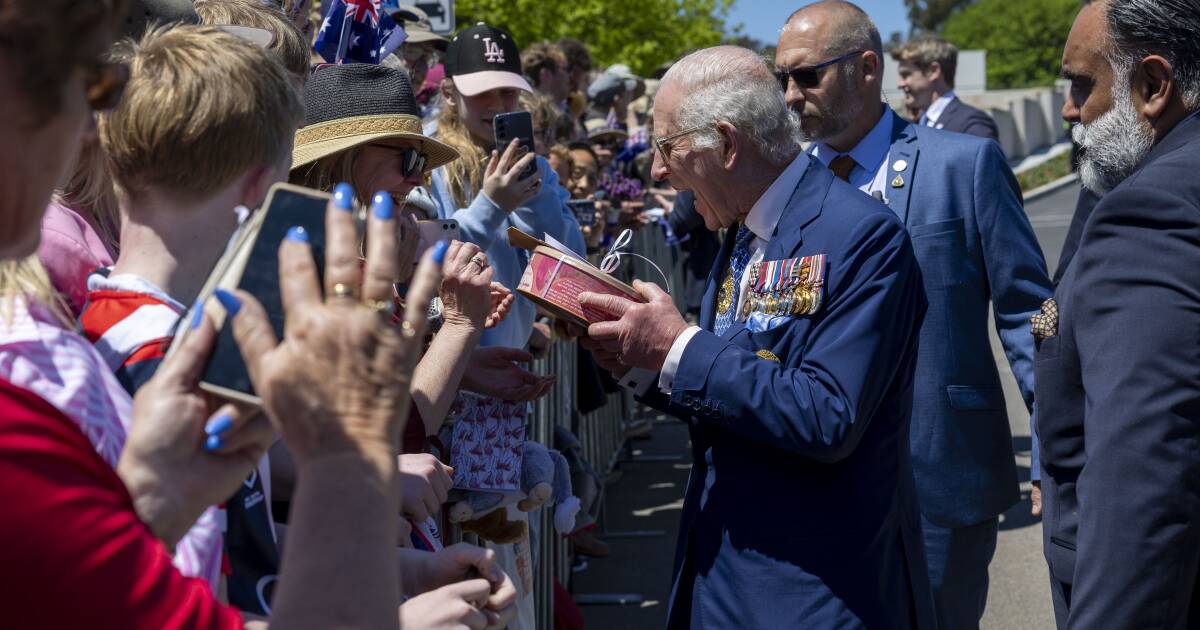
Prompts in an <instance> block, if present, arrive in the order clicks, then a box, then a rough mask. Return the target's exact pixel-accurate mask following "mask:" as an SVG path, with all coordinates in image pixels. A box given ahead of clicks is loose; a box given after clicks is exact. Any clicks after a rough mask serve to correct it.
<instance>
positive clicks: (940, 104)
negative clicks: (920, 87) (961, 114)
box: [922, 90, 958, 129]
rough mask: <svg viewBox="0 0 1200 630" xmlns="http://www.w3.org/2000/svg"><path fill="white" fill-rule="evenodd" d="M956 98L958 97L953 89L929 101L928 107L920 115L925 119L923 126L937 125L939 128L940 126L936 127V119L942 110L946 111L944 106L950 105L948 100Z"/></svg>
mask: <svg viewBox="0 0 1200 630" xmlns="http://www.w3.org/2000/svg"><path fill="white" fill-rule="evenodd" d="M956 98H958V96H957V95H955V94H954V90H950V91H949V92H946V93H945V94H943V95H941V96H939V97H938V99H937V100H936V101H934V102H932V103H930V104H929V109H928V110H926V111H925V113H924V114H923V115H922V119H923V120H924V121H925V126H926V127H937V128H938V129H941V127H938V119H939V118H941V117H942V112H944V111H946V108H947V107H948V106H949V105H950V102H951V101H953V100H954V99H956Z"/></svg>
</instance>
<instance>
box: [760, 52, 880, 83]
mask: <svg viewBox="0 0 1200 630" xmlns="http://www.w3.org/2000/svg"><path fill="white" fill-rule="evenodd" d="M864 52H866V51H864V50H856V51H854V52H852V53H847V54H845V55H842V56H841V57H837V58H836V59H830V60H829V61H822V62H821V63H819V64H817V65H815V66H808V67H807V68H792V69H791V70H776V71H775V78H776V79H777V80H778V81H779V87H781V88H783V91H784V92H786V91H787V88H788V78H789V77H791V79H792V81H793V82H794V83H795V84H796V87H798V88H800V89H802V90H807V89H811V88H815V87H817V85H819V84H820V83H821V75H823V74H824V70H825V68H828V67H829V66H833V65H837V64H839V63H841V62H843V61H845V60H847V59H852V58H854V57H857V56H859V55H861V54H863V53H864Z"/></svg>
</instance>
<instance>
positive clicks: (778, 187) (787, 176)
mask: <svg viewBox="0 0 1200 630" xmlns="http://www.w3.org/2000/svg"><path fill="white" fill-rule="evenodd" d="M808 163H809V160H808V156H807V155H805V154H804V152H803V151H801V152H800V154H799V155H797V156H796V159H794V160H792V163H791V164H789V165H788V166H787V168H785V169H783V172H782V173H780V174H779V177H776V178H775V181H774V182H771V185H770V186H769V187H767V190H766V192H764V193H763V194H762V196H760V197H759V198H758V201H755V202H754V206H753V207H751V208H750V213H749V214H747V215H746V227H748V228H750V231H751V232H754V235H755V236H757V237H758V238H761V239H763V240H764V241H767V240H770V239H771V235H773V234H774V233H775V226H776V225H777V224H778V223H779V217H780V216H782V215H783V210H784V208H786V207H787V204H788V201H790V200H791V198H792V193H793V192H794V191H795V190H796V186H797V185H798V184H799V183H800V178H801V177H802V176H803V175H804V171H805V170H806V169H807V168H808Z"/></svg>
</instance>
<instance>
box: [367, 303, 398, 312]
mask: <svg viewBox="0 0 1200 630" xmlns="http://www.w3.org/2000/svg"><path fill="white" fill-rule="evenodd" d="M363 305H364V306H366V307H367V308H368V309H370V310H371V312H372V313H382V314H384V315H391V314H392V313H395V312H396V303H395V302H393V301H392V300H366V301H364V302H363Z"/></svg>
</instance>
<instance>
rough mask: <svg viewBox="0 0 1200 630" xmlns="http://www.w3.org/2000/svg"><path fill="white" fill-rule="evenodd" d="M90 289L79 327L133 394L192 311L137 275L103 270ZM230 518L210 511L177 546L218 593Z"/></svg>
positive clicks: (178, 555)
mask: <svg viewBox="0 0 1200 630" xmlns="http://www.w3.org/2000/svg"><path fill="white" fill-rule="evenodd" d="M87 287H88V292H87V302H86V303H85V304H84V306H83V311H82V312H81V313H80V315H79V323H80V324H81V325H82V327H83V332H84V335H86V336H87V339H88V340H89V341H91V342H92V343H93V344H95V350H96V352H97V353H98V354H99V356H100V357H101V358H102V360H103V365H104V370H103V371H106V372H108V373H109V374H110V375H114V376H115V377H116V380H117V382H118V383H119V384H120V387H123V388H124V389H125V390H126V391H127V392H128V394H129V395H130V396H132V395H133V394H135V393H137V390H138V389H140V388H141V386H142V385H145V384H146V382H147V381H149V380H150V378H151V377H152V376H154V372H155V370H157V369H158V366H159V365H161V364H162V360H163V356H164V355H165V354H166V349H167V346H168V345H169V344H170V342H171V337H172V336H173V334H174V331H175V326H176V324H178V323H179V318H180V317H182V316H183V314H184V313H185V312H186V311H187V309H185V308H184V307H183V305H182V304H180V303H179V302H177V301H175V300H174V299H172V298H171V297H170V296H169V295H167V294H166V293H164V292H163V291H162V289H159V288H158V287H156V286H154V285H153V284H151V283H150V282H147V281H146V280H144V279H142V278H141V277H138V276H135V275H132V274H117V275H112V274H111V273H110V271H109V269H98V270H96V271H95V272H93V273H92V274H91V275H90V276H88V280H87ZM224 520H225V519H224V513H223V511H222V510H221V509H220V508H219V507H217V506H212V507H209V508H208V509H206V510H204V513H203V514H201V515H200V518H199V519H198V520H197V521H196V523H195V524H194V525H192V528H191V529H190V530H188V533H187V535H186V536H184V538H183V539H182V540H180V542H179V544H177V545H176V546H175V558H174V562H175V566H176V567H179V570H180V572H181V573H183V574H184V575H187V576H194V577H201V578H204V579H205V580H207V581H208V583H209V584H210V585H212V587H213V591H214V592H216V589H217V585H218V584H219V583H220V579H221V553H222V546H223V544H224V540H223V537H222V530H223V529H224V526H223V522H224Z"/></svg>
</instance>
